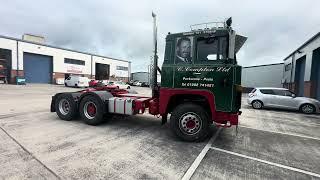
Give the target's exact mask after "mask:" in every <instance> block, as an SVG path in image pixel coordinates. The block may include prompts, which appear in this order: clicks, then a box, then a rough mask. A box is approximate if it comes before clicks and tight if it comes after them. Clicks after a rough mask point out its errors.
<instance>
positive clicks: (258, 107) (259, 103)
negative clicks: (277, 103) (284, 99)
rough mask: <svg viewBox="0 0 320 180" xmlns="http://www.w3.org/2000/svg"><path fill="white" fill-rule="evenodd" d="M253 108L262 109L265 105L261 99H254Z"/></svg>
mask: <svg viewBox="0 0 320 180" xmlns="http://www.w3.org/2000/svg"><path fill="white" fill-rule="evenodd" d="M251 105H252V107H253V109H262V107H263V104H262V102H261V101H258V100H254V101H253V102H252V103H251Z"/></svg>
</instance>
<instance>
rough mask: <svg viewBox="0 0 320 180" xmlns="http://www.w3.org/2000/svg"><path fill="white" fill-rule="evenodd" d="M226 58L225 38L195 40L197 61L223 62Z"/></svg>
mask: <svg viewBox="0 0 320 180" xmlns="http://www.w3.org/2000/svg"><path fill="white" fill-rule="evenodd" d="M226 57H227V38H226V37H219V38H218V37H208V38H203V37H201V38H198V39H197V59H198V61H200V62H206V61H215V60H223V59H226Z"/></svg>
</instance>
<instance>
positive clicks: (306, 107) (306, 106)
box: [300, 104, 316, 114]
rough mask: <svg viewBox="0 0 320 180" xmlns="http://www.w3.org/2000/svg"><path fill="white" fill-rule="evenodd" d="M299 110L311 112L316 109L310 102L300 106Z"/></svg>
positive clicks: (306, 112)
mask: <svg viewBox="0 0 320 180" xmlns="http://www.w3.org/2000/svg"><path fill="white" fill-rule="evenodd" d="M300 110H301V112H303V113H305V114H312V113H314V112H315V111H316V109H315V107H314V106H313V105H311V104H304V105H302V106H301V107H300Z"/></svg>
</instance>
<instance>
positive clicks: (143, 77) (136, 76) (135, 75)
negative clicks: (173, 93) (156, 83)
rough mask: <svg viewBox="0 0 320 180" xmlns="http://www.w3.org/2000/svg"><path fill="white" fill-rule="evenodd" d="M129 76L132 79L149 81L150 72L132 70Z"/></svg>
mask: <svg viewBox="0 0 320 180" xmlns="http://www.w3.org/2000/svg"><path fill="white" fill-rule="evenodd" d="M131 78H132V80H133V81H139V82H146V83H149V78H150V73H148V72H134V73H131Z"/></svg>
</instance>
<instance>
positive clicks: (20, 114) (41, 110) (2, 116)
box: [0, 109, 50, 119]
mask: <svg viewBox="0 0 320 180" xmlns="http://www.w3.org/2000/svg"><path fill="white" fill-rule="evenodd" d="M42 112H50V110H48V109H40V110H37V111H28V112H18V113H9V114H0V119H5V118H11V117H16V116H22V115H27V114H35V113H42Z"/></svg>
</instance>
